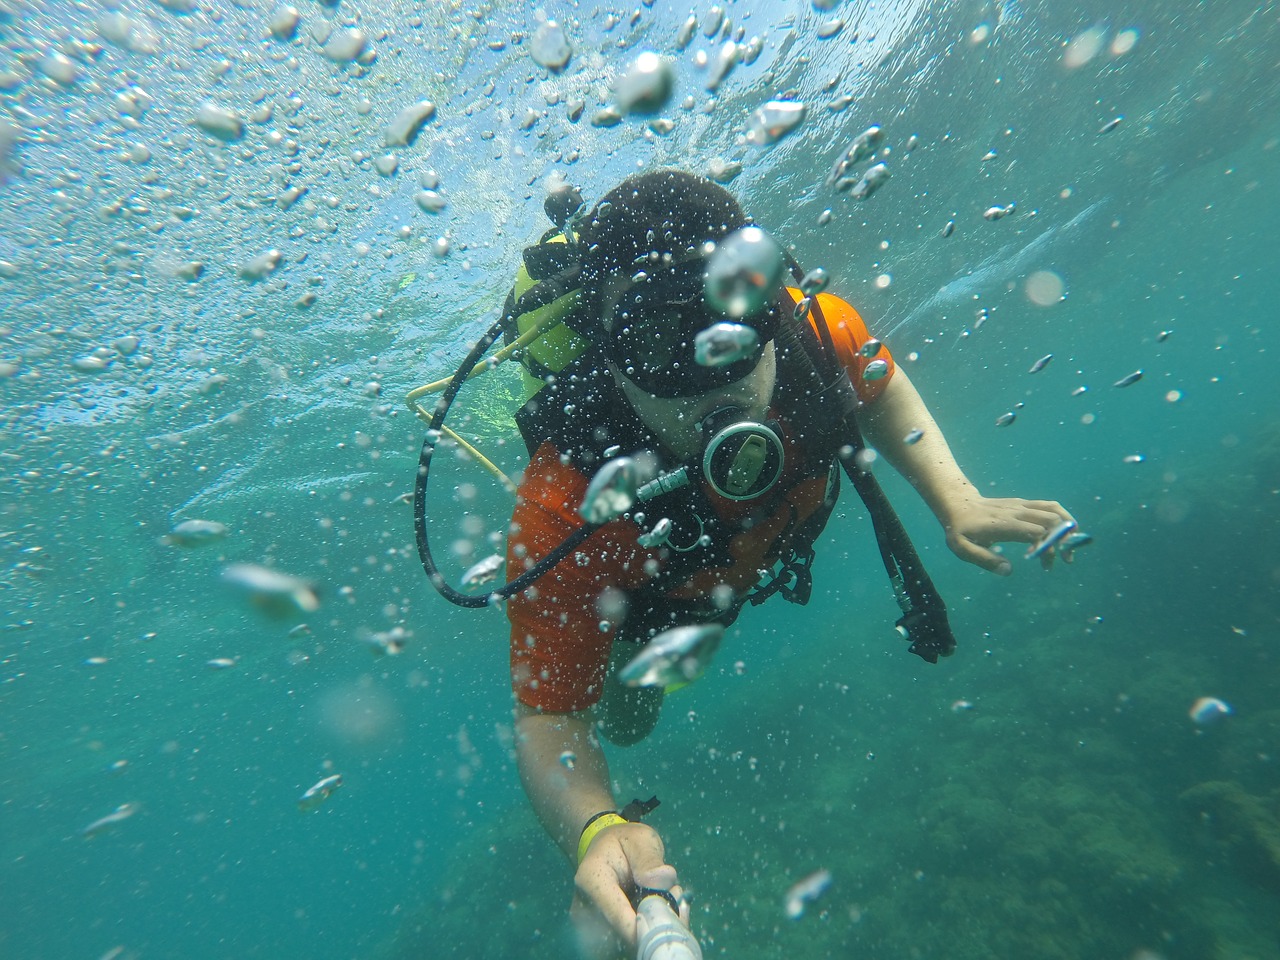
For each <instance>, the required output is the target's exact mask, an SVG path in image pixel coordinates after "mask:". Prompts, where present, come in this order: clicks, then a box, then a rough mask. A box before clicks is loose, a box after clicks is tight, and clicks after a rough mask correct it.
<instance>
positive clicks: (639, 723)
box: [596, 640, 662, 747]
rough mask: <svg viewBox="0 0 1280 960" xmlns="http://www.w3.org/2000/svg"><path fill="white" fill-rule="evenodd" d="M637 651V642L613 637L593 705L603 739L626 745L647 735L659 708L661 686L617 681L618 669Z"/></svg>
mask: <svg viewBox="0 0 1280 960" xmlns="http://www.w3.org/2000/svg"><path fill="white" fill-rule="evenodd" d="M639 652H640V645H639V644H638V643H635V642H632V641H629V640H617V641H615V642H614V644H613V649H612V650H611V651H610V652H609V669H608V672H607V673H606V675H605V681H604V692H603V693H602V694H601V695H600V702H599V703H597V704H596V717H597V719H598V720H599V722H600V731H601V733H603V734H604V737H605V739H606V740H608V741H609V742H610V743H614V744H617V745H618V746H620V747H629V746H631V744H633V743H639V742H640V741H641V740H643V739H644V738H645V737H647V736H648V735H649V734H650V733H651V732H652V731H653V728H654V727H656V726H657V725H658V713H659V712H660V711H661V709H662V688H661V687H628V686H625V685H623V684H622V683H621V682H620V681H619V680H618V671H619V670H621V669H622V668H623V667H624V666H626V665H627V663H628V662H629V661H630V660H631V658H632V657H634V656H635V655H636V654H637V653H639Z"/></svg>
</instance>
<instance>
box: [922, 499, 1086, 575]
mask: <svg viewBox="0 0 1280 960" xmlns="http://www.w3.org/2000/svg"><path fill="white" fill-rule="evenodd" d="M940 519H942V523H943V526H944V527H945V528H946V531H947V546H948V547H950V548H951V551H952V552H953V553H954V554H955V555H956V556H957V557H959V558H960V559H961V560H965V561H967V562H969V563H973V564H977V565H978V566H979V567H982V569H984V570H990V571H991V572H992V573H998V574H1000V576H1002V577H1007V576H1008V575H1009V574H1010V573H1012V572H1013V566H1012V564H1010V562H1009V559H1008V558H1007V557H1004V556H1001V555H1000V554H998V553H996V552H995V551H994V550H991V549H990V548H991V547H992V546H993V545H995V544H997V543H1010V542H1013V543H1038V542H1039V541H1041V540H1043V539H1044V538H1045V537H1046V536H1048V535H1049V533H1050V532H1051V531H1052V530H1053V529H1054V528H1055V527H1057V526H1058V525H1059V524H1061V523H1062V522H1063V521H1064V520H1071V519H1072V516H1071V514H1069V513H1067V511H1066V510H1065V509H1063V506H1062V504H1060V503H1058V502H1057V501H1055V500H1023V499H1021V498H1018V497H983V496H981V495H978V494H974V495H973V496H971V497H966V498H964V499H961V500H959V501H958V502H957V503H955V504H952V505H951V506H950V508H949V510H948V512H947V514H946V516H945V517H942V518H940ZM1053 555H1054V551H1053V550H1052V549H1049V550H1046V551H1045V552H1044V553H1042V554H1041V555H1040V563H1041V565H1042V566H1043V567H1044V568H1045V569H1046V570H1048V569H1049V568H1050V567H1051V566H1053Z"/></svg>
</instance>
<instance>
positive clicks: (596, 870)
mask: <svg viewBox="0 0 1280 960" xmlns="http://www.w3.org/2000/svg"><path fill="white" fill-rule="evenodd" d="M596 845H598V842H597V844H593V846H596ZM573 882H574V887H575V888H576V892H577V895H576V897H575V900H574V906H575V907H577V908H579V909H578V913H579V914H580V916H578V917H575V923H576V925H577V926H578V928H579V930H580V931H581V932H582V933H583V934H584V935H588V936H590V935H591V933H592V924H591V922H590V919H589V915H590V914H592V913H594V914H595V916H596V918H597V919H598V920H603V921H604V925H605V927H606V928H607V929H608V930H609V931H611V932H612V933H613V934H614V935H616V936H618V937H619V938H621V939H622V941H623V942H624V943H626V944H628V945H629V946H632V947H634V946H635V929H636V912H635V910H634V909H633V908H632V906H631V901H630V900H629V899H628V897H627V894H626V893H625V892H624V890H623V884H624V883H625V884H627V885H628V886H629V885H630V877H629V876H627V877H623V876H619V871H618V870H616V869H615V866H614V864H612V863H611V862H609V860H606V859H605V858H604V857H588V858H587V859H586V860H584V861H583V862H582V866H580V867H578V872H577V873H576V874H575V875H574V878H573ZM596 935H597V936H598V935H599V934H598V933H597V934H596Z"/></svg>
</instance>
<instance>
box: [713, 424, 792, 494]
mask: <svg viewBox="0 0 1280 960" xmlns="http://www.w3.org/2000/svg"><path fill="white" fill-rule="evenodd" d="M700 426H701V429H702V432H703V435H704V436H706V437H707V438H708V440H707V445H706V448H705V449H704V452H703V455H702V473H703V475H704V476H705V477H706V478H707V482H708V483H710V484H711V486H712V488H713V489H714V490H715V491H716V493H718V494H720V496H722V497H725V498H726V499H728V500H754V499H755V498H756V497H759V496H761V495H762V494H764V493H766V492H767V491H769V490H770V489H771V488H772V487H773V485H774V484H775V483H777V482H778V479H779V478H780V477H781V476H782V467H783V464H785V463H786V454H785V452H784V451H783V447H782V437H781V436H779V434H778V431H777V428H776V424H772V423H761V422H760V421H758V420H752V419H750V418H748V417H746V416H745V415H744V414H743V412H742V411H741V410H740V409H738V408H737V407H721V408H720V409H719V410H714V411H712V412H711V413H710V414H708V415H707V417H706V418H705V419H704V420H703V421H702V423H701V424H700Z"/></svg>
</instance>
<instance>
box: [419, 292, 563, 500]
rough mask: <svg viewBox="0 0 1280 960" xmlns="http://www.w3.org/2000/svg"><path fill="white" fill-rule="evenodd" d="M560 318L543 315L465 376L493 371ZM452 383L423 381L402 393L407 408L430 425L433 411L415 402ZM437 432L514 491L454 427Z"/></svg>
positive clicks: (475, 375)
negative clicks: (421, 384) (424, 382)
mask: <svg viewBox="0 0 1280 960" xmlns="http://www.w3.org/2000/svg"><path fill="white" fill-rule="evenodd" d="M561 319H562V318H561V317H560V316H558V315H555V314H554V313H553V314H548V315H547V316H545V317H543V318H542V319H540V320H539V321H538V322H537V323H535V324H534V325H533V326H531V327H530V328H529V329H528V330H526V331H525V332H524V333H522V334H521V335H520V336H519V337H517V338H516V339H515V340H513V341H511V343H509V344H507V346H505V347H503V348H502V349H501V350H499V351H498V352H497V353H495V354H494V355H493V356H492V357H489V358H487V359H485V360H481V361H480V362H479V363H477V364H476V365H475V366H474V367H472V368H471V372H470V373H468V374H467V379H468V380H470V379H471V378H472V377H478V376H479V375H480V374H482V373H484V372H486V371H488V370H492V369H493V368H494V367H496V366H497V365H498V364H500V363H502V362H503V361H504V360H509V359H510V358H511V356H512V355H513V354H514V353H516V352H517V351H518V350H521V349H523V348H524V347H526V346H528V345H529V344H530V343H532V342H533V341H534V340H537V339H538V337H540V336H542V334H543V333H545V332H546V330H547V328H548V327H551V326H554V325H555V324H557V323H560V322H561ZM451 383H453V377H445V378H444V379H443V380H436V381H434V382H433V383H428V384H426V385H425V386H421V387H416V388H415V389H413V390H410V391H409V393H408V394H407V395H406V396H405V398H404V399H405V403H407V404H408V405H409V409H410V410H411V411H412V412H413V415H414V416H415V417H417V418H418V419H419V420H421V421H422V422H423V423H425V424H427V425H428V426H430V425H431V420H432V414H431V413H430V412H428V411H427V410H424V409H423V407H422V405H421V404H419V403H418V398H419V397H425V396H427V395H429V394H432V393H439V392H440V391H441V390H444V389H445V388H446V387H448V386H449V384H451ZM440 432H441V433H443V434H444V435H445V436H447V437H448V438H449V439H450V440H452V441H453V442H454V443H456V444H457V445H458V446H460V447H462V449H463V450H465V451H467V453H469V454H471V456H473V457H475V458H476V462H477V463H478V464H480V466H482V467H484V469H485V470H487V471H489V473H490V474H492V475H493V476H494V477H496V478H497V480H498V482H500V483H501V484H502V485H503V486H504V487H506V488H507V490H508V491H509V492H510V493H512V494H514V493H515V492H516V489H517V488H516V485H515V483H514V482H513V481H512V479H511V478H510V477H508V476H507V475H506V474H505V473H503V472H502V470H501V469H500V468H499V467H498V466H497V464H495V463H494V462H493V461H492V460H490V459H489V458H488V457H486V456H485V455H484V454H483V453H481V452H480V451H479V450H477V449H476V448H475V447H474V446H472V445H471V444H470V443H468V442H467V441H466V440H464V439H463V438H462V437H460V436H458V434H457V433H455V432H454V431H453V430H450V429H449V428H448V427H446V426H445V425H444V424H441V425H440Z"/></svg>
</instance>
